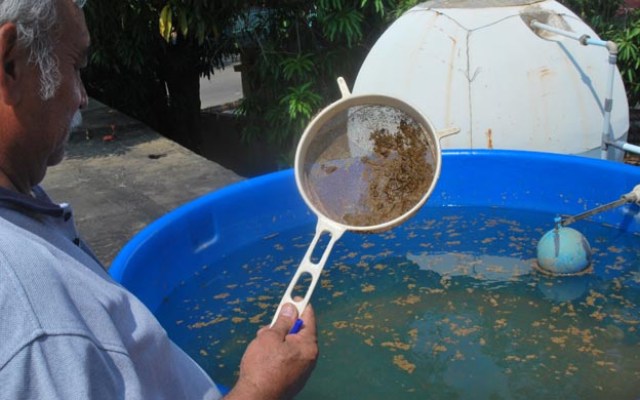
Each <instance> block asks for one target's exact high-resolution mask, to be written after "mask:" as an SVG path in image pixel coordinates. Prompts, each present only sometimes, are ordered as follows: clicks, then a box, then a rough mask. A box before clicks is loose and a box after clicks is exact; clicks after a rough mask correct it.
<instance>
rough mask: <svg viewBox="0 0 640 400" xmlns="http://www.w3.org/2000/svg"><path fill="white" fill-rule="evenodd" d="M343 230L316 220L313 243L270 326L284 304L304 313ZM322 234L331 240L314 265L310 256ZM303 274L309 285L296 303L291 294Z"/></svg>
mask: <svg viewBox="0 0 640 400" xmlns="http://www.w3.org/2000/svg"><path fill="white" fill-rule="evenodd" d="M345 230H346V229H345V227H344V226H342V225H339V224H337V223H333V222H331V221H328V220H326V219H324V218H318V224H317V225H316V234H315V236H314V237H313V241H312V242H311V244H310V245H309V248H308V249H307V252H306V253H305V255H304V258H303V259H302V262H301V263H300V265H299V266H298V269H297V270H296V273H295V274H294V275H293V278H292V279H291V282H290V283H289V287H287V291H286V292H285V293H284V296H282V300H280V304H279V305H278V309H277V310H276V314H275V316H274V317H273V321H271V326H273V324H275V322H276V319H278V315H279V314H280V310H281V309H282V306H283V305H285V304H286V303H293V305H295V306H296V308H297V309H298V316H300V315H302V312H303V311H304V309H305V308H306V307H307V304H308V303H309V299H310V298H311V294H312V293H313V289H314V288H315V287H316V283H318V279H319V278H320V273H321V272H322V268H324V264H325V263H326V262H327V258H329V254H330V253H331V249H332V248H333V245H334V244H335V242H336V241H337V240H338V239H340V236H342V234H343V233H344V231H345ZM323 233H328V234H330V235H331V238H330V239H329V243H328V244H327V247H326V248H325V249H324V252H323V253H322V257H320V260H319V261H318V263H314V262H312V261H311V256H312V255H313V251H314V250H315V248H316V245H317V244H318V240H319V239H320V237H321V236H322V234H323ZM305 273H308V274H309V275H311V283H310V284H309V287H308V288H307V293H306V294H305V295H304V298H303V299H302V300H300V301H296V300H294V299H293V298H292V297H291V294H292V292H293V289H294V287H295V286H296V285H297V284H298V281H299V279H300V277H301V276H303V275H304V274H305Z"/></svg>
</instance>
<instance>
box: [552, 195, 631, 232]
mask: <svg viewBox="0 0 640 400" xmlns="http://www.w3.org/2000/svg"><path fill="white" fill-rule="evenodd" d="M628 202H629V201H628V200H627V199H625V198H624V197H623V198H621V199H618V200H616V201H612V202H611V203H607V204H603V205H601V206H600V207H596V208H594V209H592V210H589V211H585V212H583V213H581V214H577V215H573V216H563V217H562V220H561V221H560V225H562V226H567V225H569V224H573V223H574V222H576V221H579V220H581V219H584V218H587V217H590V216H592V215H594V214H598V213H601V212H603V211H607V210H610V209H612V208H615V207H619V206H621V205H623V204H625V203H628Z"/></svg>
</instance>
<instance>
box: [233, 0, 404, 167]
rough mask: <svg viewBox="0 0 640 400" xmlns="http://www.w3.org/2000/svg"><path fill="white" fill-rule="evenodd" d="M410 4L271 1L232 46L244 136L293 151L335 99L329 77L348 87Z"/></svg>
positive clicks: (375, 0) (390, 1)
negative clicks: (239, 72) (240, 82)
mask: <svg viewBox="0 0 640 400" xmlns="http://www.w3.org/2000/svg"><path fill="white" fill-rule="evenodd" d="M412 4H415V1H393V0H388V1H387V0H359V1H346V0H319V1H281V2H270V3H269V5H268V7H265V8H260V13H258V14H255V13H254V14H253V16H252V18H253V19H254V20H259V22H258V23H254V24H252V23H248V24H245V25H244V26H246V27H248V29H245V30H243V32H242V37H243V40H242V41H241V44H240V45H239V51H240V54H241V61H242V65H243V73H244V74H245V75H246V77H247V80H248V82H247V85H246V86H245V89H247V90H245V98H244V99H243V102H242V104H241V107H240V109H239V112H240V114H241V115H242V116H243V117H244V118H246V120H247V124H246V128H245V130H244V136H245V138H246V139H247V140H253V139H256V138H258V137H260V136H263V135H265V132H269V133H268V137H267V138H268V140H269V141H270V142H271V143H272V144H273V143H275V144H277V145H279V146H280V147H281V149H282V151H283V154H285V155H286V154H288V157H289V160H290V157H291V155H292V150H293V148H294V146H295V143H296V142H297V140H298V138H299V136H300V134H302V132H303V130H304V128H305V126H306V125H307V123H308V122H309V120H310V119H311V118H312V117H313V115H315V114H316V113H317V112H318V111H319V110H320V109H321V108H322V107H324V106H326V105H328V104H329V103H330V102H332V101H335V100H337V99H338V98H339V96H340V93H339V90H338V87H337V84H336V78H337V77H339V76H343V77H344V78H345V79H346V80H347V82H348V83H353V81H354V80H355V77H356V75H357V72H358V69H359V68H360V65H361V64H362V62H363V60H364V58H365V57H366V55H367V53H368V51H369V49H370V48H371V46H373V44H374V43H375V41H376V40H377V39H378V38H379V36H380V35H381V34H382V33H383V32H384V30H385V29H386V28H387V27H388V25H389V24H390V23H391V22H393V20H394V19H395V18H396V17H397V15H398V14H399V11H398V10H400V9H401V8H402V7H404V8H405V9H406V8H408V7H409V6H410V5H412Z"/></svg>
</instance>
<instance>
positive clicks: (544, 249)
mask: <svg viewBox="0 0 640 400" xmlns="http://www.w3.org/2000/svg"><path fill="white" fill-rule="evenodd" d="M590 264H591V246H589V242H588V241H587V239H586V238H585V237H584V236H583V235H582V234H581V233H580V232H578V231H577V230H575V229H572V228H567V227H563V226H558V227H556V228H554V229H552V230H550V231H549V232H547V233H545V235H544V236H542V238H541V239H540V241H539V242H538V265H539V266H540V268H541V269H542V270H543V271H545V272H548V273H551V274H554V275H571V274H576V273H578V272H582V271H584V270H585V269H587V268H588V267H589V265H590Z"/></svg>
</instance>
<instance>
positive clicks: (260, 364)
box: [225, 304, 318, 400]
mask: <svg viewBox="0 0 640 400" xmlns="http://www.w3.org/2000/svg"><path fill="white" fill-rule="evenodd" d="M297 319H298V311H297V310H296V308H295V307H294V306H293V304H285V305H284V306H283V307H282V309H281V310H280V314H279V315H278V319H277V320H276V323H275V324H274V325H273V327H271V328H269V327H264V328H262V329H260V330H259V331H258V334H257V337H256V338H255V339H254V340H253V341H252V342H251V343H249V346H248V347H247V350H246V351H245V353H244V356H243V357H242V361H241V363H240V377H239V378H238V382H237V383H236V385H235V386H234V388H233V390H231V392H229V394H228V395H227V396H226V397H225V399H228V400H232V399H244V400H251V399H259V400H280V399H290V398H292V397H293V396H295V395H296V394H297V393H298V392H299V391H300V390H301V389H302V388H303V386H304V384H305V383H306V381H307V379H309V376H310V375H311V371H313V368H314V367H315V365H316V360H317V359H318V339H317V336H316V319H315V314H314V313H313V308H312V307H311V305H307V308H306V309H305V311H304V312H303V313H302V317H301V319H302V321H303V326H302V329H300V331H299V332H298V333H296V334H289V331H290V330H291V327H292V326H293V324H294V323H295V322H296V320H297Z"/></svg>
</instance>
